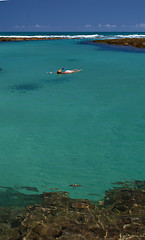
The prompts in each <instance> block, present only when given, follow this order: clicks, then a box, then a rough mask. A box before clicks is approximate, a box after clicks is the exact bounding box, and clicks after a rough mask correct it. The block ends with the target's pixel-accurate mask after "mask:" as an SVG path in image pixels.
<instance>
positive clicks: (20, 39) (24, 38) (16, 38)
mask: <svg viewBox="0 0 145 240" xmlns="http://www.w3.org/2000/svg"><path fill="white" fill-rule="evenodd" d="M57 39H58V40H59V39H68V38H67V37H66V38H65V37H63V38H62V37H51V38H50V37H39V38H38V37H0V42H16V41H33V40H57ZM75 39H77V38H75Z"/></svg>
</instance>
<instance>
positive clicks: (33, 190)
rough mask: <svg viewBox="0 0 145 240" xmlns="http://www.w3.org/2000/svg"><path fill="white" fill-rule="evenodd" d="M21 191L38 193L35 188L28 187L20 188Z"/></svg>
mask: <svg viewBox="0 0 145 240" xmlns="http://www.w3.org/2000/svg"><path fill="white" fill-rule="evenodd" d="M20 188H21V189H25V190H27V191H32V192H39V191H38V189H37V188H36V187H29V186H26V187H25V186H24V187H20Z"/></svg>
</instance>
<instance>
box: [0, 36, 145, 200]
mask: <svg viewBox="0 0 145 240" xmlns="http://www.w3.org/2000/svg"><path fill="white" fill-rule="evenodd" d="M1 36H16V37H17V36H19V37H24V36H27V37H31V36H35V37H38V38H39V37H42V36H45V37H54V36H55V37H56V38H57V37H60V36H61V37H62V38H64V39H56V40H38V41H18V42H0V69H1V70H0V188H2V189H7V188H11V189H15V190H17V191H20V192H23V193H27V192H28V191H27V190H28V189H29V190H30V189H31V188H32V189H33V188H37V190H38V193H42V192H49V191H66V192H69V196H70V197H71V198H85V199H90V200H94V201H97V200H98V199H101V198H103V196H104V193H105V191H106V190H108V189H110V188H112V186H113V183H116V182H120V181H133V180H145V177H144V172H145V134H144V133H145V106H144V103H145V67H144V63H145V51H144V50H140V49H139V50H138V49H135V48H133V47H118V46H105V45H99V44H94V43H92V40H94V39H98V38H99V39H111V38H123V37H131V38H132V37H145V33H109V32H105V33H36V32H35V33H34V32H33V33H32V32H31V33H30V32H29V33H16V32H15V33H6V32H5V33H0V37H1ZM66 38H68V39H66ZM62 67H63V68H65V69H83V71H81V72H78V73H75V74H68V75H67V74H66V75H57V74H55V73H53V74H47V72H56V71H57V70H58V69H60V68H62ZM73 184H77V185H80V187H72V186H70V185H73Z"/></svg>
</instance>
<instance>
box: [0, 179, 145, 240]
mask: <svg viewBox="0 0 145 240" xmlns="http://www.w3.org/2000/svg"><path fill="white" fill-rule="evenodd" d="M118 184H120V186H119V187H117V186H115V187H114V188H113V189H110V190H108V191H106V193H105V197H104V199H103V200H100V201H99V202H98V203H97V204H94V203H92V202H91V201H89V200H85V199H71V198H70V197H69V194H68V193H67V192H48V193H43V194H41V195H33V200H34V198H36V202H35V204H32V205H30V204H29V203H31V202H29V198H30V199H31V201H32V195H27V204H26V203H25V207H24V206H21V207H20V206H14V207H13V206H12V205H11V207H9V208H8V207H2V206H1V209H0V239H1V240H31V239H33V240H43V239H44V240H52V239H59V240H67V239H69V240H72V239H76V240H77V239H78V240H93V239H94V240H95V239H98V240H101V239H111V240H118V239H120V240H124V239H128V240H129V239H132V240H136V239H141V240H142V239H145V182H144V181H134V182H132V183H130V182H126V183H118ZM6 191H7V190H6ZM16 196H17V198H21V199H20V200H21V201H22V196H23V198H26V196H25V194H20V193H17V192H16V191H15V197H16ZM28 196H29V197H28ZM13 198H14V192H13Z"/></svg>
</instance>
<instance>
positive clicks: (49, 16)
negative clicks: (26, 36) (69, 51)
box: [0, 0, 145, 32]
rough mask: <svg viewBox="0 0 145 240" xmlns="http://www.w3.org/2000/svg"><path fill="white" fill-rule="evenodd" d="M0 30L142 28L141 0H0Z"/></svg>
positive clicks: (143, 5)
mask: <svg viewBox="0 0 145 240" xmlns="http://www.w3.org/2000/svg"><path fill="white" fill-rule="evenodd" d="M0 31H23V32H25V31H38V32H44V31H54V32H55V31H70V32H71V31H77V32H79V31H87V32H89V31H95V32H98V31H100V32H101V31H138V32H144V31H145V0H138V1H136V0H118V1H117V0H61V1H60V0H0Z"/></svg>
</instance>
